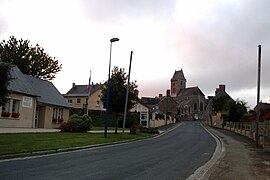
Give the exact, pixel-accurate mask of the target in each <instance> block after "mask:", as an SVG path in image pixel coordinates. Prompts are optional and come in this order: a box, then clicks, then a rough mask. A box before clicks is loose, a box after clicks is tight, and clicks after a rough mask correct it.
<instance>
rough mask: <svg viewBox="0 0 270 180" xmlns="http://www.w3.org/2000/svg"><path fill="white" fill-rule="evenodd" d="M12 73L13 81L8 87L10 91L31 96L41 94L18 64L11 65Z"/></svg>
mask: <svg viewBox="0 0 270 180" xmlns="http://www.w3.org/2000/svg"><path fill="white" fill-rule="evenodd" d="M10 75H11V81H10V82H9V85H8V87H7V89H8V90H9V91H13V92H17V93H21V94H26V95H31V96H39V93H38V92H37V91H36V90H35V89H34V87H33V86H32V84H31V83H30V82H29V81H28V79H27V78H26V76H25V75H24V74H23V73H22V72H21V71H20V70H19V68H18V67H17V66H12V67H11V69H10Z"/></svg>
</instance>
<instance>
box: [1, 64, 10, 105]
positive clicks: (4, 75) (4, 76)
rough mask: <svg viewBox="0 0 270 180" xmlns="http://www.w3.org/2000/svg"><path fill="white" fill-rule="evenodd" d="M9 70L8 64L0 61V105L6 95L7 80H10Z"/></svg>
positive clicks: (4, 100)
mask: <svg viewBox="0 0 270 180" xmlns="http://www.w3.org/2000/svg"><path fill="white" fill-rule="evenodd" d="M9 71H10V65H9V64H6V63H2V62H1V61H0V106H1V105H3V104H4V103H5V102H6V100H7V98H6V97H7V95H8V93H9V91H8V89H7V86H8V84H9V81H10V80H11V78H10V73H9Z"/></svg>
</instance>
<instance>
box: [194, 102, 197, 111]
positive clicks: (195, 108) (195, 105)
mask: <svg viewBox="0 0 270 180" xmlns="http://www.w3.org/2000/svg"><path fill="white" fill-rule="evenodd" d="M193 107H194V111H196V110H197V103H195V104H194V106H193Z"/></svg>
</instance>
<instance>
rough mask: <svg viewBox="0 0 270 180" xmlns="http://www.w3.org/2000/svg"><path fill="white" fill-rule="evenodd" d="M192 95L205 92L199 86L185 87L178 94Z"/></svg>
mask: <svg viewBox="0 0 270 180" xmlns="http://www.w3.org/2000/svg"><path fill="white" fill-rule="evenodd" d="M192 95H201V96H204V94H203V92H202V91H201V90H200V88H199V87H198V86H196V87H189V88H185V89H183V90H182V91H180V93H179V94H178V96H192Z"/></svg>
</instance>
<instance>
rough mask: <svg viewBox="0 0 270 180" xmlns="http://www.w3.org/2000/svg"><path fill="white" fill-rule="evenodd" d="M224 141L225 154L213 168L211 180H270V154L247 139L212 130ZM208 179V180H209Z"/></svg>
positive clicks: (210, 175) (227, 132) (210, 173)
mask: <svg viewBox="0 0 270 180" xmlns="http://www.w3.org/2000/svg"><path fill="white" fill-rule="evenodd" d="M210 131H212V132H213V133H214V134H216V135H217V136H218V137H220V139H221V140H222V141H223V145H224V146H225V152H224V153H223V155H222V157H221V159H220V160H219V161H217V163H216V164H215V165H214V166H213V167H212V168H211V170H210V172H209V174H208V178H209V179H210V180H216V179H218V180H227V179H229V180H257V179H258V180H261V179H264V180H270V152H269V151H265V150H263V149H258V148H256V147H255V145H254V143H253V142H252V141H251V140H250V139H248V138H247V137H244V136H241V135H238V134H235V133H233V132H229V131H226V130H222V129H212V128H210ZM208 178H206V179H208Z"/></svg>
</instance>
